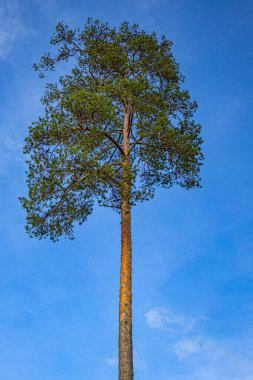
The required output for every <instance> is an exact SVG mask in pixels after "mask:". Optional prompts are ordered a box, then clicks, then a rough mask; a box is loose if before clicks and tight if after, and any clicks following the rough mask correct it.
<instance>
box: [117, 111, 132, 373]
mask: <svg viewBox="0 0 253 380" xmlns="http://www.w3.org/2000/svg"><path fill="white" fill-rule="evenodd" d="M129 123H130V113H128V112H125V115H124V126H123V150H124V153H125V156H124V157H123V161H122V194H121V269H120V301H119V380H133V348H132V239H131V205H130V197H131V181H130V161H129V133H128V132H129Z"/></svg>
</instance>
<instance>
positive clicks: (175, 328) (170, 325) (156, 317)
mask: <svg viewBox="0 0 253 380" xmlns="http://www.w3.org/2000/svg"><path fill="white" fill-rule="evenodd" d="M145 317H146V321H147V324H148V326H149V327H150V328H152V329H159V330H166V331H169V332H172V333H186V332H187V331H190V330H192V328H193V326H194V325H195V323H196V320H195V319H193V318H187V317H185V316H184V315H177V314H175V313H173V312H171V311H170V310H168V309H167V308H165V307H158V308H154V309H151V310H149V311H148V312H147V313H146V314H145Z"/></svg>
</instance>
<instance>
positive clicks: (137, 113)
mask: <svg viewBox="0 0 253 380" xmlns="http://www.w3.org/2000/svg"><path fill="white" fill-rule="evenodd" d="M51 44H52V45H55V46H57V47H58V48H57V49H56V52H55V55H50V54H45V55H44V56H42V58H41V60H40V62H39V64H37V65H34V66H35V69H36V70H37V71H39V72H40V76H41V77H43V76H44V73H45V71H47V70H54V68H55V66H56V65H57V64H58V63H59V62H61V61H69V63H73V66H72V70H71V71H70V72H69V74H67V75H63V76H61V77H60V78H59V81H58V83H57V84H47V85H46V90H45V95H44V97H43V98H42V102H43V104H44V107H45V113H44V116H43V117H39V118H38V120H37V121H35V122H34V123H32V125H31V127H30V128H29V135H28V137H27V138H26V145H25V148H24V152H25V153H26V154H28V155H29V156H28V157H29V159H28V165H29V170H28V179H27V182H28V189H29V192H28V196H27V197H21V198H20V199H21V202H22V205H23V207H24V208H25V210H26V212H27V226H26V228H27V232H28V233H29V234H30V235H31V236H36V237H38V238H39V239H41V238H42V237H46V236H48V237H49V238H50V239H52V240H53V241H56V240H58V238H59V237H60V236H61V235H67V236H68V237H69V238H70V239H72V238H73V223H74V222H78V223H79V224H82V223H83V222H84V221H85V220H86V219H87V217H88V215H89V214H91V212H92V209H93V205H94V202H96V203H97V204H99V205H101V206H109V207H112V208H113V209H114V210H116V211H118V212H120V214H121V270H120V303H119V380H132V379H133V354H132V274H131V273H132V242H131V208H132V206H134V205H135V204H136V203H137V202H138V201H144V200H148V199H150V198H151V197H152V196H153V195H154V191H155V188H156V187H157V186H161V187H163V188H170V187H171V186H172V185H174V184H177V185H179V186H182V187H185V188H186V189H189V188H192V187H199V186H200V178H199V169H200V165H201V163H202V160H203V156H202V153H201V148H200V146H201V143H202V139H201V137H200V130H201V128H200V125H198V124H196V123H195V122H194V120H193V114H194V112H195V110H196V107H197V105H196V102H194V101H191V100H190V96H189V92H188V91H187V90H185V89H184V88H183V86H182V84H183V82H184V80H183V76H182V75H181V73H180V70H179V66H178V64H177V63H176V61H175V59H174V57H173V55H172V52H171V45H172V43H171V42H170V41H169V40H167V39H166V37H165V36H163V37H162V38H161V39H160V40H159V39H158V38H157V36H156V34H155V33H151V34H149V33H146V32H145V31H143V30H140V29H139V27H138V25H129V23H127V22H123V23H122V24H121V25H120V27H119V28H110V27H109V26H108V24H105V23H101V22H100V21H98V20H96V21H93V20H92V19H88V22H87V23H86V25H85V26H84V28H83V29H82V30H81V29H79V28H77V29H75V30H71V29H70V28H69V27H68V26H67V25H65V24H64V23H62V22H61V23H59V24H58V25H57V27H56V32H55V34H54V35H53V36H52V38H51Z"/></svg>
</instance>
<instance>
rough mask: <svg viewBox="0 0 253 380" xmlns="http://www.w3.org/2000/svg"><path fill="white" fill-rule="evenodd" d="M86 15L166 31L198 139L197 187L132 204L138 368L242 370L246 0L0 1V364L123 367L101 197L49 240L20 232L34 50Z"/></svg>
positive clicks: (51, 368) (60, 369)
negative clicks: (193, 105) (62, 236)
mask: <svg viewBox="0 0 253 380" xmlns="http://www.w3.org/2000/svg"><path fill="white" fill-rule="evenodd" d="M89 16H91V17H93V18H99V19H100V20H102V21H108V22H109V23H110V25H112V26H114V25H116V26H117V25H119V24H120V23H121V22H122V21H124V20H127V21H130V22H132V23H138V24H140V26H141V27H142V28H145V29H146V30H147V31H153V30H155V31H156V32H157V33H158V35H161V34H165V35H166V36H167V37H168V38H169V39H171V40H172V41H173V42H174V46H173V52H174V55H175V57H176V59H177V61H178V62H179V63H180V66H181V70H182V72H183V74H184V75H185V76H186V86H187V88H188V89H189V90H190V92H191V95H192V97H193V98H194V99H196V100H197V102H198V104H199V110H198V112H197V114H196V120H197V121H198V122H200V123H201V124H202V125H203V136H204V140H205V143H204V146H203V149H204V153H205V157H206V159H205V165H204V167H203V170H202V178H203V189H201V190H193V191H185V190H182V189H180V188H173V189H171V190H169V191H161V190H158V191H157V193H156V197H155V198H154V200H152V201H150V202H148V203H145V204H141V205H139V206H138V207H137V208H135V209H134V210H133V261H134V263H133V264H134V270H133V275H134V280H133V286H134V290H133V295H134V301H133V307H134V356H135V379H136V380H144V379H145V380H157V379H159V380H182V379H184V380H214V379H215V380H252V373H253V364H252V363H253V349H252V336H253V327H252V318H253V298H252V294H253V243H252V236H251V235H252V187H253V186H252V185H253V179H252V174H253V173H252V167H253V162H252V137H253V129H252V120H253V117H252V116H253V115H252V100H253V99H252V98H253V96H252V84H253V71H252V59H253V43H252V42H253V41H252V37H253V32H252V22H253V3H252V1H250V0H244V1H239V0H237V1H235V0H230V1H225V0H219V1H218V0H212V1H209V0H204V1H200V0H177V1H176V2H175V1H172V0H167V1H166V0H126V1H116V0H114V1H112V0H111V1H107V2H104V1H102V0H100V1H99V0H93V1H87V0H85V1H80V0H79V1H78V0H71V1H70V0H64V1H59V0H33V1H32V0H22V1H21V0H20V1H19V0H8V1H7V0H2V1H1V2H0V98H1V102H0V114H1V118H0V133H1V139H0V145H1V147H0V181H1V193H0V201H1V202H0V213H1V219H0V227H1V228H0V238H1V253H0V282H1V284H0V289H1V290H0V309H1V313H0V330H1V331H0V379H1V380H32V379H36V380H42V379H43V380H73V379H75V380H86V379H87V380H97V379H99V380H112V379H116V378H117V359H116V358H117V329H118V322H117V320H118V282H119V250H120V236H119V232H120V230H119V217H118V215H116V214H115V213H113V212H112V211H110V210H108V209H102V208H97V209H95V210H94V212H93V215H92V216H90V218H89V220H88V222H87V223H85V224H84V225H83V226H81V227H78V228H77V229H76V239H75V240H74V241H72V242H70V241H67V240H61V241H60V242H59V243H56V244H53V243H51V242H50V241H47V240H43V241H36V240H35V239H30V238H29V237H27V236H26V235H25V232H24V224H25V215H24V212H23V211H22V210H21V207H20V204H19V202H18V200H17V197H18V196H19V195H22V194H24V193H25V191H26V186H25V164H24V157H23V155H22V145H23V139H24V137H25V135H26V134H27V127H28V125H29V124H30V123H31V121H32V120H34V119H36V118H37V117H38V115H39V114H40V113H41V112H42V107H41V105H40V97H41V96H42V94H43V88H44V84H45V81H43V80H40V79H39V78H38V76H37V74H36V73H35V72H34V71H33V69H32V63H34V62H36V61H38V59H39V57H40V56H41V55H42V54H43V53H44V52H45V51H47V50H48V47H49V45H48V41H49V37H50V35H51V34H52V32H53V30H54V27H55V25H56V23H57V21H60V20H62V19H63V20H65V22H66V23H68V24H69V25H70V26H73V27H74V26H82V25H83V24H84V23H85V21H86V19H87V18H88V17H89ZM57 74H58V73H57V72H56V73H55V74H53V75H50V76H49V77H48V78H49V79H50V80H51V79H53V80H54V79H55V78H56V77H57Z"/></svg>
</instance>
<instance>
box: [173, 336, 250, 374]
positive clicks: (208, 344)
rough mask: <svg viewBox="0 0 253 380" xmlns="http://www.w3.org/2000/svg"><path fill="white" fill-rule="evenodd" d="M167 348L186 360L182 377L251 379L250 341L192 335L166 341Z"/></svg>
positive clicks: (182, 359) (182, 360)
mask: <svg viewBox="0 0 253 380" xmlns="http://www.w3.org/2000/svg"><path fill="white" fill-rule="evenodd" d="M169 351H170V352H171V353H173V354H174V355H176V357H177V358H178V360H180V361H181V362H182V364H181V365H183V362H185V363H186V364H187V368H188V374H187V375H186V376H185V377H184V378H185V380H213V379H215V380H252V373H253V360H252V359H253V351H252V349H251V342H243V341H236V340H233V339H229V340H218V339H213V338H210V337H206V336H194V337H191V338H183V339H181V340H179V341H177V342H175V343H174V344H171V345H169Z"/></svg>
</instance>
